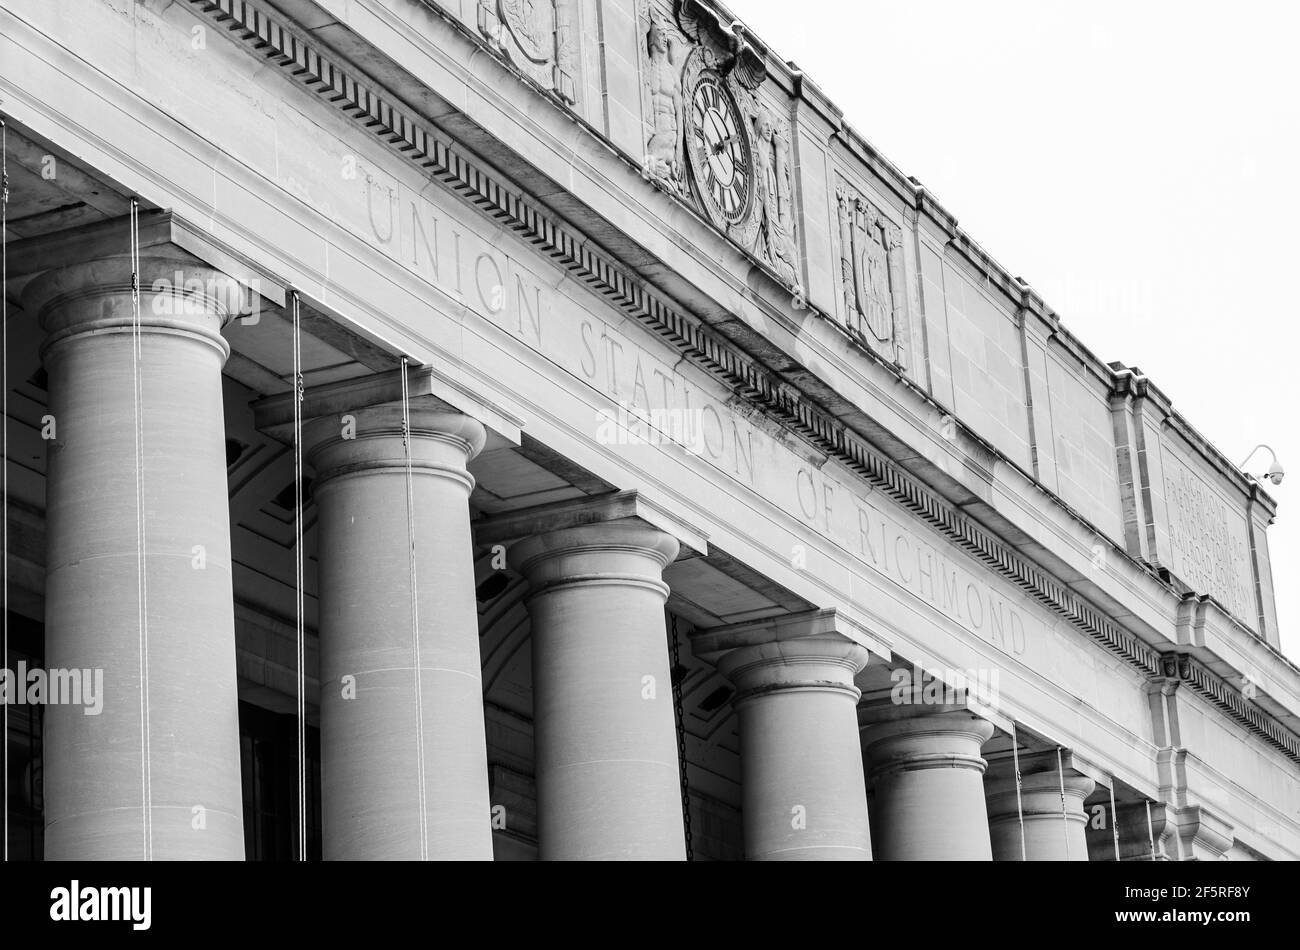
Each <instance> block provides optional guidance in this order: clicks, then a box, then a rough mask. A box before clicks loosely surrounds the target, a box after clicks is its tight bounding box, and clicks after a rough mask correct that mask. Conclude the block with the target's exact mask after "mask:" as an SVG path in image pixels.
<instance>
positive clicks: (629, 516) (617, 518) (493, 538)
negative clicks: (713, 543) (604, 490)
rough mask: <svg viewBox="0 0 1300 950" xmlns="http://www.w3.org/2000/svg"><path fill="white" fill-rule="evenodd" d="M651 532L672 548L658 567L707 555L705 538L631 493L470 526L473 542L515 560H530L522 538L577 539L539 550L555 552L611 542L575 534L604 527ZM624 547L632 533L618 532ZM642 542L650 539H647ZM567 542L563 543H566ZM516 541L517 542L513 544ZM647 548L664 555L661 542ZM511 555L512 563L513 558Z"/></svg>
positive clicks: (588, 534) (591, 534)
mask: <svg viewBox="0 0 1300 950" xmlns="http://www.w3.org/2000/svg"><path fill="white" fill-rule="evenodd" d="M618 526H623V527H624V528H632V527H640V528H643V529H644V528H652V529H655V530H656V531H657V532H658V533H659V534H662V535H665V536H666V537H668V538H671V539H672V540H673V542H674V543H675V548H674V550H673V551H672V553H671V554H669V555H668V558H667V560H666V561H664V564H668V563H669V562H671V561H673V560H675V559H676V558H677V557H679V556H681V557H695V556H703V555H705V554H707V553H708V545H709V541H708V535H706V534H704V533H703V532H702V531H700V530H699V529H697V528H695V527H694V526H692V525H690V524H687V523H686V522H685V521H683V520H681V519H680V518H678V517H676V516H675V515H673V514H671V513H670V512H668V511H666V510H665V509H663V508H662V507H660V506H659V505H657V504H655V503H654V502H652V501H650V500H649V499H648V498H646V497H645V496H644V495H642V494H641V493H640V492H637V491H619V492H610V493H608V494H605V495H593V496H590V497H587V498H579V499H576V500H574V501H565V502H560V503H558V504H554V505H540V506H538V507H536V508H524V509H521V510H519V511H512V512H508V513H506V514H501V515H495V516H493V517H490V518H484V519H482V520H481V521H479V522H478V523H477V525H475V537H476V538H477V539H478V542H479V544H511V543H515V548H516V549H518V550H519V551H520V554H519V555H518V557H519V558H520V559H521V560H523V559H529V558H531V556H532V554H533V553H534V548H536V547H537V545H534V544H528V543H527V542H526V541H525V540H524V539H534V538H537V537H539V536H542V535H552V534H554V535H559V534H560V532H572V531H578V532H579V533H577V534H564V535H562V536H558V537H556V538H553V539H551V540H550V541H549V542H547V543H546V544H545V545H542V547H544V548H546V549H548V550H560V549H561V548H563V547H565V546H566V545H571V544H572V545H577V546H579V547H582V546H585V545H586V544H588V543H597V544H599V543H601V542H600V541H599V540H596V539H599V538H601V537H606V538H610V539H613V538H615V537H616V536H617V534H618V533H617V532H614V533H610V532H608V531H606V532H603V533H602V532H601V531H595V532H592V531H586V532H584V531H581V530H580V529H583V528H587V527H592V528H609V527H618ZM624 537H625V538H626V540H627V543H629V544H633V545H636V544H639V543H641V542H638V541H636V540H635V539H636V538H637V537H638V535H637V534H636V533H635V532H624ZM646 537H647V538H649V537H650V536H649V535H647V536H646ZM566 539H567V540H566ZM516 542H517V543H516ZM647 543H648V545H649V547H651V548H653V549H655V550H659V549H661V548H662V550H664V551H667V550H668V548H667V546H666V543H665V542H662V541H654V542H647ZM515 557H516V556H515V555H513V554H512V560H513V559H515Z"/></svg>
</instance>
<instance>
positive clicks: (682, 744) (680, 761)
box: [665, 611, 695, 861]
mask: <svg viewBox="0 0 1300 950" xmlns="http://www.w3.org/2000/svg"><path fill="white" fill-rule="evenodd" d="M665 613H668V612H667V611H665ZM668 626H669V630H670V631H671V633H672V637H671V640H670V646H671V648H672V667H671V669H670V671H669V680H670V681H672V684H673V716H674V718H675V719H676V720H677V771H678V772H679V773H680V774H681V777H682V829H683V831H684V832H685V835H686V860H687V861H694V860H695V848H694V845H693V844H692V842H691V783H690V781H689V780H688V779H687V778H686V717H685V714H684V713H683V710H682V684H681V682H680V681H675V680H672V671H674V670H676V669H677V667H678V666H679V665H680V663H679V659H680V657H681V649H680V645H679V640H678V632H677V618H676V617H675V616H673V615H672V614H671V613H668Z"/></svg>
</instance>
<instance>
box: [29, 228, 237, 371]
mask: <svg viewBox="0 0 1300 950" xmlns="http://www.w3.org/2000/svg"><path fill="white" fill-rule="evenodd" d="M132 273H133V272H132V267H131V258H130V255H127V254H118V255H111V256H106V257H101V258H96V259H94V260H88V261H80V262H78V263H75V264H69V265H67V266H65V267H58V268H55V269H53V270H49V271H46V272H45V273H43V274H41V275H40V276H39V277H36V278H34V279H33V280H32V281H31V283H29V284H28V285H27V287H26V288H25V289H24V291H23V309H24V310H26V311H27V312H29V313H32V314H34V315H35V316H36V319H37V322H38V323H39V324H40V327H41V329H43V330H44V331H45V334H46V336H45V339H44V342H43V343H42V344H41V356H42V359H45V358H46V356H47V354H49V353H50V352H51V351H53V350H55V349H57V348H58V347H59V345H60V344H62V343H63V342H64V341H66V340H68V339H70V338H72V337H76V336H80V335H83V334H86V333H97V334H106V333H108V334H113V333H131V332H132V330H133V327H134V323H135V314H134V307H133V303H132V283H131V278H132ZM139 279H140V329H141V332H142V333H171V334H175V335H177V336H182V337H190V338H191V339H194V340H197V341H200V342H203V343H206V344H208V345H210V346H212V347H214V348H215V349H217V350H218V351H219V352H220V354H221V358H222V360H223V361H224V360H225V359H226V358H227V357H228V356H229V355H230V346H229V344H228V343H227V342H226V341H225V338H223V337H222V335H221V330H222V328H223V327H225V326H226V324H227V323H229V322H230V321H231V320H232V319H234V317H236V316H237V315H238V314H239V313H240V312H241V311H242V310H243V309H244V305H245V300H246V296H247V294H248V293H249V291H248V290H247V289H246V288H245V287H244V286H243V285H242V284H241V283H240V282H239V281H238V280H236V279H235V278H233V277H230V276H229V275H227V274H224V273H222V272H221V271H219V270H217V269H215V268H213V267H211V266H209V265H207V264H203V263H201V262H199V261H197V260H195V259H194V258H193V257H190V256H189V255H188V254H186V253H184V252H183V251H181V250H179V249H168V248H162V247H159V248H153V249H151V250H150V253H149V254H148V255H147V256H142V257H141V258H140V271H139Z"/></svg>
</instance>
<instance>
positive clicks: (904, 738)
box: [858, 705, 993, 780]
mask: <svg viewBox="0 0 1300 950" xmlns="http://www.w3.org/2000/svg"><path fill="white" fill-rule="evenodd" d="M858 725H859V728H860V730H861V732H862V747H863V751H864V752H865V753H866V756H867V760H868V762H869V765H870V774H871V776H872V779H873V780H875V779H877V778H879V777H880V776H882V775H885V774H888V773H891V772H899V771H903V772H912V771H917V770H921V769H943V768H960V769H973V770H975V771H977V772H979V773H981V774H982V773H983V772H984V769H985V767H986V765H987V763H986V762H985V760H984V757H983V756H982V755H981V754H980V747H981V746H982V745H984V743H985V742H987V741H988V740H989V739H990V738H991V737H992V735H993V724H992V723H991V722H989V721H988V720H987V719H982V718H980V717H979V716H977V715H975V714H974V713H972V712H970V711H968V710H966V709H955V708H953V707H951V706H906V705H904V706H893V707H882V706H878V705H877V706H874V707H871V706H863V707H859V709H858Z"/></svg>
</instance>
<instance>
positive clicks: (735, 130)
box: [686, 69, 754, 225]
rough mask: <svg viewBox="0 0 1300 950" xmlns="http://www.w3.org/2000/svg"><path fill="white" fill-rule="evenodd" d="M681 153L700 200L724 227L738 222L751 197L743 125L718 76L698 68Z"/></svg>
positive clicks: (751, 166)
mask: <svg viewBox="0 0 1300 950" xmlns="http://www.w3.org/2000/svg"><path fill="white" fill-rule="evenodd" d="M686 153H687V156H688V158H689V161H690V165H691V172H692V174H693V175H694V178H695V184H696V187H697V189H698V190H699V193H700V198H701V200H703V201H704V203H705V204H706V205H707V206H708V208H709V211H710V213H711V215H712V216H713V217H714V218H715V219H717V220H718V221H719V223H722V224H724V225H732V224H736V223H738V222H740V221H743V220H744V219H745V218H746V216H747V215H748V214H749V207H750V202H751V201H752V199H753V194H754V163H753V160H752V156H751V154H750V150H749V137H748V136H747V135H746V134H745V121H744V118H743V117H742V116H741V112H740V109H739V108H738V107H737V106H736V100H735V99H733V98H732V96H731V93H730V92H728V91H727V87H726V85H725V84H724V82H723V80H722V77H721V76H720V75H718V73H717V72H715V71H714V70H712V69H704V70H701V71H700V73H699V75H698V77H697V78H696V80H695V84H694V86H693V87H692V88H691V95H690V100H689V102H688V104H687V109H686Z"/></svg>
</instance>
